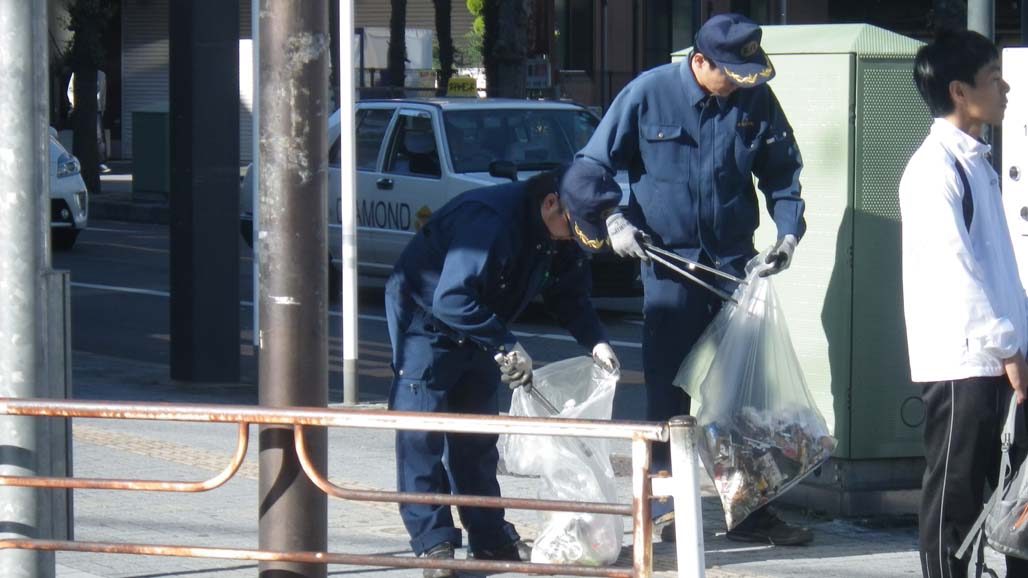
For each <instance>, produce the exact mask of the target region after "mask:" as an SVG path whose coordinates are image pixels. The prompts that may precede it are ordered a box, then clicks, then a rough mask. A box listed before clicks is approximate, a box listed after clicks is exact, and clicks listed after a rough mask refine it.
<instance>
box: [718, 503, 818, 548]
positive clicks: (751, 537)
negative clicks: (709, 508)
mask: <svg viewBox="0 0 1028 578" xmlns="http://www.w3.org/2000/svg"><path fill="white" fill-rule="evenodd" d="M725 537H726V538H728V539H729V540H735V541H736V542H758V543H761V544H772V545H775V546H802V545H804V544H809V543H810V542H811V541H812V540H813V539H814V533H813V532H811V531H810V528H804V527H802V526H793V525H792V524H789V523H788V522H786V521H785V520H783V519H781V518H780V517H778V514H776V513H775V512H774V510H772V509H771V508H762V509H760V510H757V511H755V512H753V513H752V514H750V515H749V516H747V517H746V519H745V520H743V521H742V522H740V523H739V525H738V526H736V527H735V528H732V529H731V530H729V531H728V533H727V534H725Z"/></svg>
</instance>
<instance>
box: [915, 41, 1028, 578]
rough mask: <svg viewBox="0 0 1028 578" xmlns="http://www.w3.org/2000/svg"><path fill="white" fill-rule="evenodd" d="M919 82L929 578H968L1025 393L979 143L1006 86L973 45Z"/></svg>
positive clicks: (921, 375) (920, 369)
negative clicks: (925, 128)
mask: <svg viewBox="0 0 1028 578" xmlns="http://www.w3.org/2000/svg"><path fill="white" fill-rule="evenodd" d="M914 81H915V83H916V84H917V88H918V90H919V91H920V93H921V96H922V97H923V98H924V100H925V102H926V103H927V104H928V107H929V108H930V109H931V111H932V115H933V116H934V117H935V123H934V125H933V126H932V129H931V133H930V134H929V135H928V136H927V138H925V140H924V142H923V143H922V144H921V147H920V148H919V149H918V150H917V152H916V153H914V156H913V157H911V159H910V162H909V163H908V164H907V168H906V171H904V173H903V179H902V181H901V182H900V188H899V198H900V214H901V217H902V221H903V303H904V314H905V317H906V327H907V342H908V348H909V352H910V375H911V378H912V379H913V381H914V382H918V383H920V384H921V385H922V386H923V388H924V389H923V391H922V398H923V400H924V404H925V428H924V445H925V458H926V460H927V469H926V471H925V475H924V483H923V485H922V494H921V496H922V497H921V512H920V552H921V568H922V573H923V574H924V576H925V578H951V577H961V578H962V577H964V576H967V566H968V558H969V556H970V555H969V554H968V555H965V557H964V558H963V559H957V558H956V557H955V554H956V551H957V549H958V548H959V547H960V544H961V542H962V541H963V540H964V537H965V536H966V535H967V533H968V531H969V530H970V528H971V526H972V524H973V523H974V521H975V519H976V518H977V517H978V514H979V513H980V512H981V510H982V502H983V499H984V496H983V494H984V484H985V480H986V479H987V478H989V479H992V480H993V481H995V476H996V474H997V470H998V468H999V447H1000V443H999V437H1000V431H1001V429H1002V426H1003V418H1004V416H1005V415H1006V407H1007V406H1008V405H1009V403H1010V397H1011V395H1016V396H1017V402H1018V403H1019V404H1020V403H1021V402H1022V401H1023V400H1024V398H1025V386H1026V385H1028V365H1026V364H1025V353H1026V352H1028V300H1026V297H1025V291H1024V289H1023V288H1022V286H1021V281H1020V278H1019V276H1018V272H1017V262H1016V261H1015V259H1014V252H1013V247H1012V246H1011V241H1010V233H1009V230H1008V229H1007V223H1006V220H1005V217H1004V214H1003V203H1002V200H1001V198H1000V188H999V177H998V176H997V174H996V172H995V171H994V170H993V168H992V165H991V164H990V157H989V152H990V150H991V149H990V147H989V145H987V144H985V143H984V142H982V140H981V134H982V127H983V126H984V125H986V124H989V125H998V124H1000V123H1001V122H1002V120H1003V114H1004V111H1005V109H1006V100H1007V99H1006V94H1007V92H1009V90H1010V86H1009V85H1008V84H1007V83H1005V82H1004V81H1003V78H1002V76H1001V69H1000V66H999V56H998V53H997V50H996V47H995V46H994V45H993V44H992V42H990V41H989V40H988V39H987V38H985V37H984V36H981V35H980V34H977V33H975V32H969V31H950V32H944V33H942V34H941V35H939V36H938V37H937V38H936V39H935V40H934V41H933V42H932V43H931V44H928V45H926V46H924V47H922V48H921V49H920V50H919V51H918V53H917V57H916V60H915V63H914ZM1022 458H1023V451H1019V452H1017V455H1015V459H1016V460H1017V463H1020V459H1022ZM1007 576H1028V561H1026V560H1020V559H1016V558H1007Z"/></svg>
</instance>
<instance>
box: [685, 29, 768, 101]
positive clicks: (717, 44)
mask: <svg viewBox="0 0 1028 578" xmlns="http://www.w3.org/2000/svg"><path fill="white" fill-rule="evenodd" d="M762 37H763V32H762V31H761V29H760V26H759V25H758V24H757V23H756V22H754V21H752V20H750V19H749V18H747V17H745V16H743V15H742V14H718V15H717V16H712V17H711V18H710V20H707V21H706V22H705V23H704V24H703V26H702V27H701V28H700V30H699V32H697V33H696V51H697V52H699V53H700V54H702V55H703V56H705V57H707V58H709V59H710V60H713V61H714V63H715V64H717V66H718V68H720V69H721V70H723V71H724V72H725V74H726V75H728V78H730V79H731V80H732V82H734V83H735V84H737V85H739V86H741V87H743V88H747V87H751V86H757V85H758V84H763V83H765V82H767V81H769V80H771V79H772V78H774V77H775V67H774V66H772V65H771V60H770V59H768V57H767V54H766V53H765V52H764V49H763V48H761V47H760V40H761V38H762Z"/></svg>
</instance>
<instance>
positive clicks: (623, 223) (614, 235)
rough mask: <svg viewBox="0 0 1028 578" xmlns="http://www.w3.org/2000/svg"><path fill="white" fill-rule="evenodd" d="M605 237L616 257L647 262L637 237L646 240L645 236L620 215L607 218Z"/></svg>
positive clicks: (612, 214) (613, 214) (615, 214)
mask: <svg viewBox="0 0 1028 578" xmlns="http://www.w3.org/2000/svg"><path fill="white" fill-rule="evenodd" d="M607 236H608V237H609V238H610V247H611V249H614V252H615V253H616V254H617V255H618V257H635V258H637V259H642V260H643V261H649V260H650V258H649V257H647V256H646V251H643V248H642V245H640V244H639V237H640V236H641V237H642V238H643V239H647V240H648V238H647V237H646V235H645V234H644V233H643V232H642V231H640V230H639V229H638V228H636V226H635V225H633V224H632V223H629V222H628V219H626V218H625V216H624V215H622V214H621V213H611V215H610V216H609V217H607Z"/></svg>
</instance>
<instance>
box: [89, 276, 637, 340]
mask: <svg viewBox="0 0 1028 578" xmlns="http://www.w3.org/2000/svg"><path fill="white" fill-rule="evenodd" d="M71 286H72V287H80V288H82V289H96V290H98V291H112V292H115V293H131V294H134V295H149V296H152V297H165V298H169V297H171V293H169V292H167V291H155V290H153V289H137V288H135V287H119V286H117V285H97V284H95V283H78V282H73V283H72V284H71ZM239 305H240V306H242V307H253V301H240V302H239ZM328 314H329V315H330V316H332V317H338V318H340V319H341V318H342V317H343V314H342V312H341V311H337V310H335V309H330V310H329V312H328ZM357 319H361V320H363V321H377V322H380V323H385V321H386V318H385V317H384V316H382V315H367V314H364V315H361V314H358V315H357ZM514 335H515V336H516V337H518V338H519V339H548V340H550V341H569V342H573V341H574V340H575V339H574V338H573V337H571V336H570V335H562V334H558V333H528V332H525V331H515V332H514ZM610 344H611V345H612V346H614V347H627V348H630V349H642V344H641V343H638V342H635V341H620V340H617V339H613V340H611V342H610Z"/></svg>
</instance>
